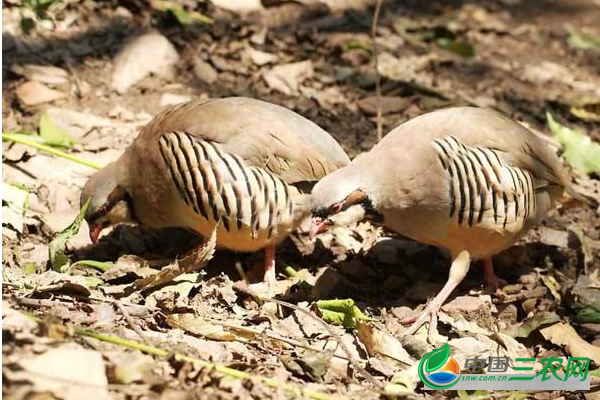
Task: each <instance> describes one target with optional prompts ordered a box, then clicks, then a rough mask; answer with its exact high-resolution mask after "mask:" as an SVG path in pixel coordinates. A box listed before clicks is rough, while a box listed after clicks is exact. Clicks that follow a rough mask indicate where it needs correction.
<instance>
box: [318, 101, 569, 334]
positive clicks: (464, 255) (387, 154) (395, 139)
mask: <svg viewBox="0 0 600 400" xmlns="http://www.w3.org/2000/svg"><path fill="white" fill-rule="evenodd" d="M568 188H569V177H568V175H567V174H566V173H565V171H564V170H563V168H562V165H561V162H560V160H559V158H558V157H557V156H556V154H555V153H554V152H553V151H552V150H551V149H550V148H549V147H548V146H547V144H546V142H545V141H544V140H543V139H541V138H539V137H538V136H536V135H535V134H533V133H532V132H530V131H529V130H527V129H526V128H524V127H523V126H521V125H520V124H518V123H516V122H514V121H512V120H510V119H509V118H507V117H505V116H503V115H502V114H499V113H497V112H495V111H491V110H486V109H479V108H470V107H461V108H450V109H444V110H439V111H435V112H431V113H428V114H425V115H422V116H420V117H417V118H415V119H413V120H410V121H408V122H406V123H404V124H403V125H401V126H399V127H397V128H396V129H394V130H392V131H391V132H390V133H388V134H387V135H386V136H385V137H384V138H383V139H382V140H381V141H380V142H379V143H378V144H377V145H376V146H375V147H374V148H373V149H372V150H371V151H369V152H367V153H365V154H362V155H360V156H358V157H357V158H355V159H354V160H353V161H352V163H351V164H350V165H348V166H346V167H343V168H341V169H339V170H337V171H335V172H333V173H332V174H330V175H328V176H326V177H325V178H323V179H322V180H321V181H320V182H319V183H317V184H316V185H315V187H314V188H313V191H312V203H313V205H312V207H313V221H312V227H311V234H312V235H315V234H317V233H318V232H321V231H323V230H325V229H327V228H328V227H329V226H331V225H342V224H347V223H349V222H354V221H357V220H360V219H364V218H367V219H371V220H374V221H376V222H378V223H381V224H383V225H385V226H386V227H388V228H390V229H392V230H394V231H396V232H399V233H401V234H402V235H404V236H407V237H410V238H412V239H414V240H417V241H419V242H423V243H426V244H430V245H434V246H439V247H441V248H444V249H446V250H448V251H449V253H450V255H451V257H452V259H453V263H452V266H451V268H450V276H449V279H448V281H447V283H446V285H445V286H444V288H443V289H442V290H441V291H440V293H439V294H438V295H437V296H436V297H435V298H434V299H433V300H432V301H431V302H430V303H429V304H428V305H427V306H426V308H425V311H424V313H423V314H421V315H420V316H419V317H418V318H415V319H414V324H413V325H412V326H411V328H409V329H408V331H407V334H412V333H414V332H416V330H417V329H418V328H419V327H420V326H421V325H423V324H424V323H425V322H426V321H427V319H430V321H431V322H430V332H432V331H433V327H434V326H435V323H436V315H437V311H438V309H439V308H440V307H441V305H442V304H443V303H444V302H445V301H446V299H447V298H448V296H449V295H450V294H451V292H452V291H453V290H454V289H455V288H456V286H458V284H459V283H460V282H461V281H462V279H463V278H464V277H465V275H466V274H467V271H468V268H469V264H470V260H471V259H474V260H475V259H483V260H484V261H485V274H486V280H488V282H489V283H491V284H492V285H493V284H494V283H495V284H496V285H497V280H496V277H495V274H494V272H493V268H492V262H491V256H492V255H494V254H497V253H499V252H501V251H502V250H504V249H506V248H508V247H510V246H511V245H512V244H513V243H514V242H515V241H516V240H517V239H519V238H520V237H521V236H523V235H524V234H525V233H526V232H527V231H528V230H529V229H530V228H531V227H532V226H533V225H534V224H535V223H537V222H538V221H540V220H541V219H542V218H543V217H544V216H545V215H546V213H547V212H548V211H549V210H550V209H552V208H553V206H554V204H555V203H556V201H557V200H558V199H560V198H561V197H562V196H563V194H564V192H565V190H566V189H568ZM494 281H495V282H494Z"/></svg>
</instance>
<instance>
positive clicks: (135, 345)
mask: <svg viewBox="0 0 600 400" xmlns="http://www.w3.org/2000/svg"><path fill="white" fill-rule="evenodd" d="M23 314H24V315H25V316H27V317H28V318H30V319H31V320H33V321H35V322H37V323H42V320H41V319H40V318H38V317H36V316H35V315H32V314H29V313H23ZM56 325H60V324H56ZM60 326H63V327H64V328H65V330H66V331H68V328H67V327H66V326H64V325H60ZM72 332H73V333H74V334H76V335H78V336H84V337H89V338H92V339H96V340H100V341H102V342H107V343H112V344H115V345H118V346H122V347H127V348H130V349H134V350H139V351H141V352H144V353H146V354H150V355H153V356H157V357H161V358H167V357H169V356H170V355H172V356H173V358H174V359H175V360H176V361H186V362H190V363H192V364H195V365H197V366H199V367H202V368H206V369H208V370H212V371H215V372H217V373H220V374H222V375H226V376H230V377H232V378H237V379H247V380H249V381H252V382H255V383H263V384H265V385H267V386H269V387H272V388H275V389H283V390H287V391H291V392H294V393H295V394H297V395H301V396H306V397H309V398H311V399H315V400H342V399H344V400H346V398H344V397H333V396H329V395H327V394H325V393H322V392H318V391H316V390H311V389H306V388H301V387H299V386H297V385H295V384H292V383H288V382H279V381H276V380H275V379H271V378H267V377H264V376H261V375H256V374H251V373H249V372H244V371H239V370H237V369H234V368H230V367H226V366H224V365H219V364H213V363H211V362H209V361H204V360H201V359H199V358H195V357H190V356H186V355H183V354H178V353H174V354H172V353H170V352H169V351H167V350H162V349H159V348H157V347H153V346H148V345H145V344H143V343H140V342H136V341H134V340H127V339H123V338H120V337H117V336H110V335H104V334H101V333H97V332H94V331H90V330H87V329H82V328H74V329H73V330H72Z"/></svg>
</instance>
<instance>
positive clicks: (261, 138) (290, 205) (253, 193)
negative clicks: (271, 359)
mask: <svg viewBox="0 0 600 400" xmlns="http://www.w3.org/2000/svg"><path fill="white" fill-rule="evenodd" d="M349 162H350V160H349V159H348V156H347V155H346V153H345V152H344V151H343V150H342V148H341V147H340V146H339V144H338V143H337V142H336V141H335V140H334V139H333V138H332V137H331V136H330V135H329V134H328V133H327V132H325V131H324V130H322V129H321V128H319V127H318V126H317V125H316V124H314V123H312V122H311V121H309V120H307V119H306V118H304V117H302V116H300V115H298V114H296V113H294V112H293V111H291V110H288V109H286V108H283V107H281V106H277V105H274V104H270V103H266V102H262V101H259V100H254V99H248V98H236V97H233V98H225V99H218V100H203V101H191V102H187V103H183V104H180V105H177V106H175V107H171V108H169V109H166V110H164V111H163V112H161V113H159V114H158V115H157V116H156V117H155V118H154V119H153V120H152V121H150V122H149V123H148V124H147V125H146V126H145V127H144V128H142V130H141V132H140V134H139V135H138V136H137V137H136V139H135V140H134V141H133V143H132V144H131V145H130V146H129V147H128V148H127V149H126V150H125V152H124V153H123V155H122V156H121V157H120V158H119V159H118V160H117V161H115V162H114V163H112V164H109V165H108V166H106V167H105V168H103V169H102V170H100V171H99V172H97V173H96V174H95V175H93V176H92V177H91V178H90V180H89V181H88V183H87V184H86V186H85V187H84V189H83V192H82V195H81V200H82V203H83V202H84V201H85V200H87V199H91V203H90V207H89V209H88V212H87V214H86V219H87V220H88V223H89V224H90V235H91V236H92V238H93V240H94V239H97V236H98V234H99V232H100V230H102V229H103V228H104V227H106V226H108V225H111V224H115V223H118V222H127V221H133V222H138V223H142V224H145V225H147V226H150V227H155V228H161V227H182V228H187V229H190V230H193V231H194V232H197V233H199V234H200V235H202V236H204V237H209V236H210V234H211V232H212V231H213V228H215V227H216V226H217V224H218V230H217V246H219V247H224V248H228V249H231V250H236V251H255V250H259V249H262V248H266V249H267V253H269V254H271V255H268V256H267V261H268V262H270V261H269V260H270V258H272V254H273V253H272V252H273V250H272V246H274V245H276V244H277V243H279V242H280V241H282V240H283V239H284V238H285V237H286V236H287V235H289V233H290V232H291V231H292V230H293V229H294V228H295V227H296V226H298V224H299V223H300V222H301V221H302V219H303V218H305V217H307V216H308V215H309V214H310V196H309V195H308V194H306V193H303V191H302V190H301V188H306V184H307V183H309V184H310V183H311V182H312V183H314V182H315V181H317V180H319V179H320V178H322V177H323V176H325V175H326V174H328V173H330V172H332V171H334V170H336V169H337V168H339V167H342V166H344V165H347V164H348V163H349ZM309 186H310V185H309ZM273 265H274V264H273ZM273 273H274V272H273ZM273 276H274V275H273Z"/></svg>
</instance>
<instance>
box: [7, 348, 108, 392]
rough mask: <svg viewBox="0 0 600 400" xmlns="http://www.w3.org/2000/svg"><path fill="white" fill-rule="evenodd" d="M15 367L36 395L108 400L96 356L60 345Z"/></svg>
mask: <svg viewBox="0 0 600 400" xmlns="http://www.w3.org/2000/svg"><path fill="white" fill-rule="evenodd" d="M19 363H20V365H21V368H23V370H24V372H23V373H22V377H23V378H24V379H27V380H29V381H31V382H32V383H33V385H34V391H35V392H37V393H40V392H45V391H50V392H52V393H53V394H54V395H55V396H58V397H60V398H61V399H64V400H81V399H94V400H104V399H106V400H110V399H111V398H112V396H110V394H109V392H108V380H107V379H106V372H105V366H104V360H103V359H102V354H101V353H100V352H97V351H92V350H85V349H82V348H73V347H72V345H64V346H61V347H59V348H56V349H51V350H48V351H47V352H45V353H44V354H41V355H39V356H34V357H32V358H24V359H22V360H20V362H19Z"/></svg>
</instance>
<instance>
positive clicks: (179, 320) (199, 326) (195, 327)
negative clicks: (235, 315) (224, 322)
mask: <svg viewBox="0 0 600 400" xmlns="http://www.w3.org/2000/svg"><path fill="white" fill-rule="evenodd" d="M167 322H168V323H169V325H170V326H172V327H174V328H179V329H183V330H184V331H187V332H189V333H192V334H194V335H198V336H202V337H205V338H207V339H212V340H222V341H234V340H238V336H237V335H235V334H234V333H232V332H230V331H228V330H225V329H224V328H223V327H222V326H220V325H215V324H211V323H210V322H208V321H206V320H205V319H204V318H201V317H198V316H196V315H194V314H192V313H186V314H172V315H170V316H169V318H168V319H167ZM239 339H242V338H239ZM242 341H243V339H242Z"/></svg>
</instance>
